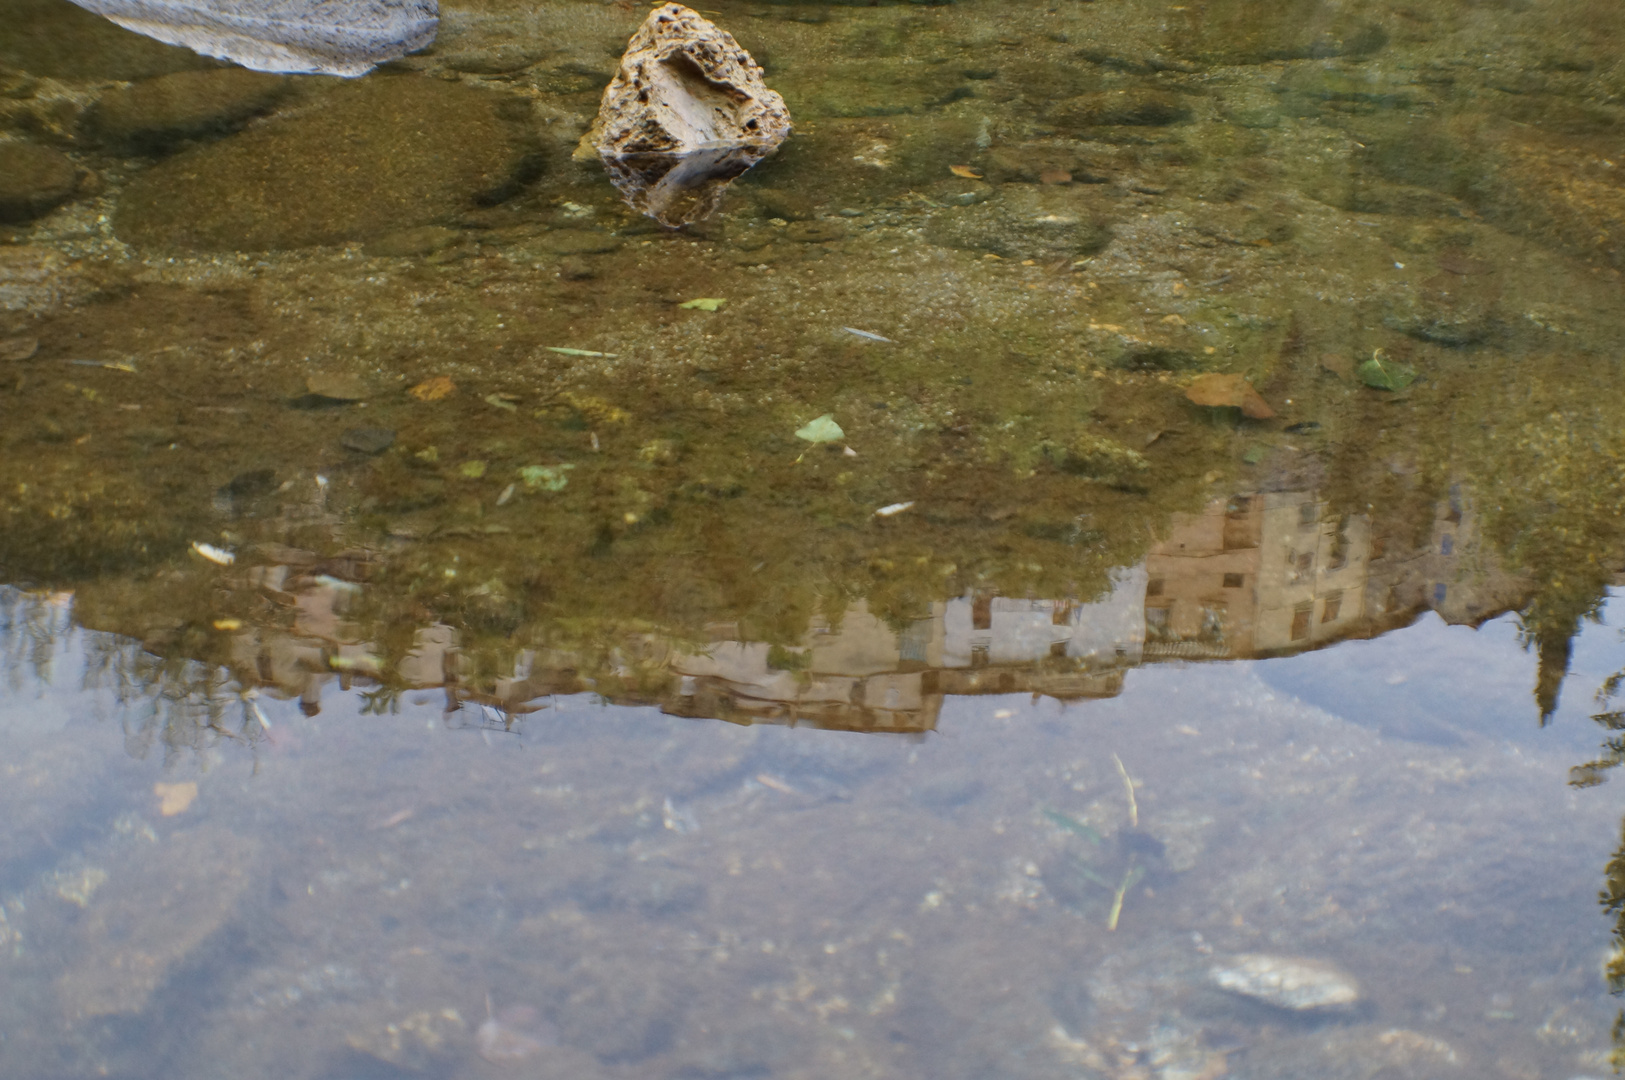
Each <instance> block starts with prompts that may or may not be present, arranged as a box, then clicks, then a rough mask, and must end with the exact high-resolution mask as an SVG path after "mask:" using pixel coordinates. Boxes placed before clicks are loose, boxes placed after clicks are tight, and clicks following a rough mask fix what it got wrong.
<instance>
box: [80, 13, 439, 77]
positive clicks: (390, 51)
mask: <svg viewBox="0 0 1625 1080" xmlns="http://www.w3.org/2000/svg"><path fill="white" fill-rule="evenodd" d="M74 3H76V4H78V5H79V6H80V7H82V8H85V9H86V10H87V11H94V12H95V13H96V14H98V15H103V16H106V17H107V18H109V19H111V20H113V21H114V22H116V23H118V24H119V25H120V26H122V27H124V28H125V29H127V30H134V31H135V32H136V33H138V34H145V35H146V36H147V37H150V38H156V39H157V40H159V41H162V42H166V43H168V44H170V45H184V46H185V47H186V48H188V49H191V50H193V51H194V52H199V53H202V54H203V55H204V56H217V57H220V58H221V59H223V60H234V61H236V62H237V63H239V64H241V65H243V66H244V67H247V68H253V69H254V70H255V71H283V72H310V73H315V74H321V75H346V76H354V75H361V74H364V73H366V72H367V71H369V70H371V69H372V67H373V66H374V65H375V64H381V63H383V62H384V61H386V60H394V59H395V58H396V57H399V56H404V55H405V54H407V53H409V52H413V51H415V50H417V49H421V48H424V47H425V46H427V45H428V44H429V43H430V42H432V41H433V40H434V36H435V32H436V30H438V29H439V26H440V7H439V4H438V2H437V0H190V2H189V0H74Z"/></svg>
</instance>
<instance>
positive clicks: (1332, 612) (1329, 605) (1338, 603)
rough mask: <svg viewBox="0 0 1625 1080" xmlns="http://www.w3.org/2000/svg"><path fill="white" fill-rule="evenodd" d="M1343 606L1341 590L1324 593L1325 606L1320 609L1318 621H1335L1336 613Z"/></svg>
mask: <svg viewBox="0 0 1625 1080" xmlns="http://www.w3.org/2000/svg"><path fill="white" fill-rule="evenodd" d="M1342 608H1343V591H1342V590H1341V589H1339V590H1338V591H1336V592H1329V593H1327V594H1326V606H1325V607H1323V608H1321V609H1320V621H1321V622H1323V623H1329V622H1336V621H1337V613H1338V612H1339V611H1341V610H1342Z"/></svg>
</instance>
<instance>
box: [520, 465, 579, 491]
mask: <svg viewBox="0 0 1625 1080" xmlns="http://www.w3.org/2000/svg"><path fill="white" fill-rule="evenodd" d="M573 468H575V466H574V465H526V466H525V467H524V468H522V469H520V470H519V479H520V480H523V481H524V483H525V486H526V487H528V488H529V489H530V490H532V491H537V490H541V491H563V490H564V486H565V485H566V484H568V483H569V482H570V477H569V476H568V475H567V474H568V473H569V471H570V470H571V469H573Z"/></svg>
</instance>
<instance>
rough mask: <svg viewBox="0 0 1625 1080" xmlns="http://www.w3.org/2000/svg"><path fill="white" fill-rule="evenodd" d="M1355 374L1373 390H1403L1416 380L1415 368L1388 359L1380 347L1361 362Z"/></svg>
mask: <svg viewBox="0 0 1625 1080" xmlns="http://www.w3.org/2000/svg"><path fill="white" fill-rule="evenodd" d="M1355 374H1356V375H1358V376H1360V381H1361V382H1363V383H1365V384H1366V385H1367V386H1369V387H1371V388H1372V389H1374V390H1403V389H1405V388H1406V387H1407V386H1409V385H1410V384H1411V383H1413V382H1415V381H1416V369H1415V368H1413V367H1408V366H1407V365H1405V364H1401V363H1400V362H1399V361H1397V360H1390V359H1388V357H1386V356H1384V355H1383V353H1382V350H1381V349H1378V350H1377V351H1376V352H1374V353H1372V354H1371V359H1369V360H1367V361H1366V362H1365V363H1363V364H1361V365H1360V366H1359V367H1358V368H1357V369H1356V370H1355Z"/></svg>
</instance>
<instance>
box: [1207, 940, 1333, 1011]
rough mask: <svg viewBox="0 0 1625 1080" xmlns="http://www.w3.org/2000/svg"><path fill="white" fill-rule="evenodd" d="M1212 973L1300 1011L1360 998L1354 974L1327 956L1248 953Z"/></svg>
mask: <svg viewBox="0 0 1625 1080" xmlns="http://www.w3.org/2000/svg"><path fill="white" fill-rule="evenodd" d="M1208 974H1209V976H1211V977H1212V979H1213V981H1214V982H1215V983H1217V984H1218V985H1219V986H1220V987H1221V988H1222V989H1225V990H1229V991H1230V992H1231V993H1235V994H1241V995H1243V996H1244V997H1250V998H1253V999H1254V1000H1256V1001H1262V1002H1264V1003H1265V1004H1268V1005H1274V1006H1275V1007H1276V1008H1279V1009H1291V1010H1293V1011H1296V1012H1305V1011H1308V1010H1312V1009H1335V1008H1340V1007H1344V1006H1348V1005H1353V1004H1354V1003H1355V1002H1356V1001H1358V1000H1359V999H1360V984H1359V983H1357V982H1355V981H1354V977H1353V976H1352V975H1349V974H1348V973H1347V972H1345V971H1343V970H1342V969H1340V968H1338V967H1337V966H1336V965H1334V964H1331V963H1328V962H1327V961H1325V960H1313V959H1307V958H1302V957H1294V956H1270V955H1267V954H1264V953H1245V954H1243V955H1241V956H1238V957H1236V958H1235V959H1234V960H1232V961H1230V962H1229V963H1227V964H1216V965H1214V966H1213V967H1212V968H1211V969H1210V970H1209V971H1208Z"/></svg>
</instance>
